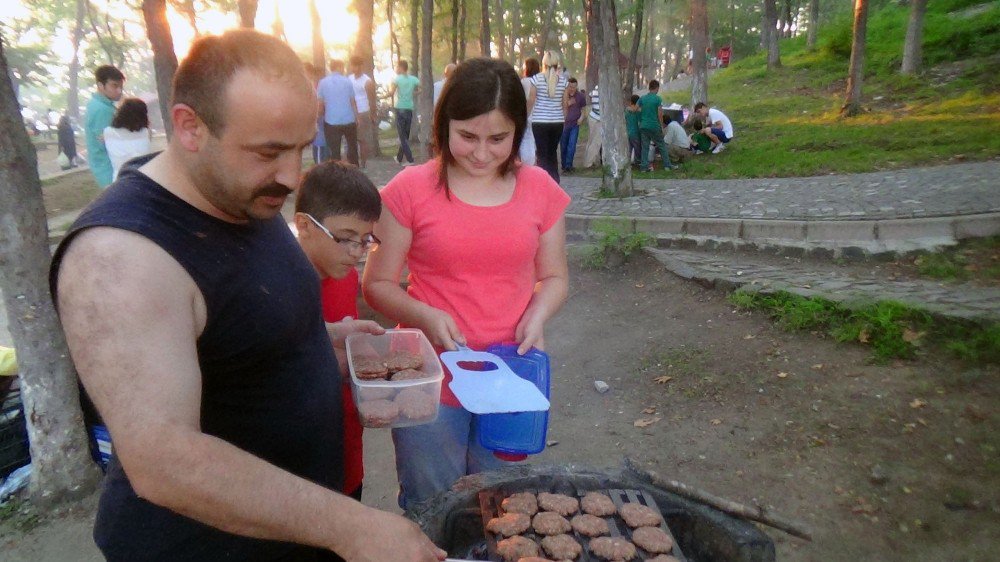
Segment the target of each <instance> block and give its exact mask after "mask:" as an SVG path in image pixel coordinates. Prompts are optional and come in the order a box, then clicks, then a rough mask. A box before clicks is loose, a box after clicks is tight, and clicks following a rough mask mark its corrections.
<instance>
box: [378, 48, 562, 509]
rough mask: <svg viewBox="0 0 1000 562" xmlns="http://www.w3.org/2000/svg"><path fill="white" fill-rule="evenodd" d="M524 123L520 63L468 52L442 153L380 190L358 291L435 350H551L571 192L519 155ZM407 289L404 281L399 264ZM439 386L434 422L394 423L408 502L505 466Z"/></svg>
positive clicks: (446, 117)
mask: <svg viewBox="0 0 1000 562" xmlns="http://www.w3.org/2000/svg"><path fill="white" fill-rule="evenodd" d="M526 121H527V105H526V101H525V98H524V91H523V89H522V88H521V83H520V81H519V80H518V77H517V73H516V72H515V71H514V69H513V67H511V66H510V65H509V64H507V63H506V62H503V61H498V60H491V59H471V60H467V61H465V62H463V63H462V64H461V65H459V66H458V68H457V69H456V70H455V73H454V74H453V75H452V77H451V78H450V79H449V80H448V82H447V83H446V85H445V89H444V91H443V92H442V93H441V99H440V101H439V103H438V110H437V113H436V114H435V116H434V126H433V129H434V132H433V137H434V138H433V142H434V146H435V149H436V150H437V152H438V153H439V156H438V157H437V158H435V159H433V160H431V161H430V162H427V163H426V164H423V165H420V166H415V167H411V168H407V169H405V170H403V171H402V172H400V173H399V175H397V176H396V177H395V178H393V180H392V181H390V182H389V184H388V185H386V187H385V189H384V190H383V191H382V201H383V205H384V209H385V210H387V211H388V212H385V211H383V213H382V218H381V219H379V222H378V224H377V225H376V227H375V233H376V235H377V236H378V237H379V239H381V240H382V244H381V246H380V247H379V249H378V250H377V251H375V252H374V253H372V255H371V256H370V257H369V258H368V264H367V265H366V267H365V275H364V280H363V282H362V288H363V290H364V294H365V298H366V300H367V301H368V302H369V304H371V305H372V307H374V308H375V309H376V310H378V311H379V312H382V313H383V314H385V315H386V316H389V317H390V318H393V319H395V320H397V321H399V323H400V325H402V326H407V327H415V328H420V329H421V330H423V332H424V333H425V334H426V335H427V337H428V338H429V339H430V340H431V343H433V344H434V345H435V346H436V347H437V349H438V351H442V350H444V349H448V350H454V349H456V345H455V344H456V343H461V344H466V345H468V346H469V347H470V348H472V349H475V350H482V349H485V348H486V347H487V346H489V345H492V344H495V343H506V342H516V343H517V344H518V352H519V353H524V352H526V351H527V350H529V349H530V348H531V347H536V348H542V347H543V345H544V336H543V332H544V327H545V322H546V321H547V320H548V319H549V318H551V317H552V315H553V314H555V313H556V311H557V310H558V309H559V307H560V306H561V305H562V303H563V301H564V300H565V299H566V293H567V287H568V273H567V265H566V250H565V244H566V231H565V223H564V220H563V212H564V210H565V209H566V206H567V205H568V204H569V196H568V195H566V193H565V192H564V191H563V190H562V189H561V188H560V187H559V186H558V185H557V184H556V183H555V182H554V181H553V180H552V179H551V178H550V177H549V175H548V174H547V173H545V171H543V170H542V169H540V168H536V167H534V166H523V165H519V164H518V162H517V154H518V147H519V145H520V142H521V138H522V137H523V135H524V130H525V127H526ZM404 265H405V266H407V267H408V268H409V278H408V280H409V287H408V289H407V290H406V291H403V289H401V288H400V285H399V281H400V274H401V272H402V270H403V267H404ZM449 381H450V376H448V377H447V378H446V379H445V384H444V385H442V395H441V403H442V407H441V410H440V414H439V415H438V419H437V421H435V422H433V423H431V424H425V425H417V426H412V427H407V428H397V429H394V430H393V442H394V444H395V447H396V471H397V474H398V476H399V481H400V497H399V503H400V506H401V507H403V508H405V507H406V506H407V504H410V503H412V502H419V501H423V500H425V499H427V498H429V497H431V496H433V495H435V494H436V493H438V492H440V491H443V490H446V489H448V487H450V486H451V484H452V483H453V482H454V481H455V480H457V479H458V478H460V477H462V476H464V475H466V474H472V473H475V472H479V471H482V470H488V469H491V468H496V467H499V466H500V465H502V464H503V462H502V461H500V460H499V459H497V458H496V457H495V456H493V454H492V453H491V452H490V451H488V450H486V449H484V448H483V447H482V446H480V445H479V443H478V442H477V440H476V437H475V432H474V429H473V425H474V423H475V419H474V417H473V416H472V415H471V414H470V413H469V412H467V411H465V410H464V409H462V407H461V405H460V404H459V403H458V401H457V400H456V399H455V397H454V395H453V394H452V393H451V391H450V390H449V389H448V384H447V383H448V382H449Z"/></svg>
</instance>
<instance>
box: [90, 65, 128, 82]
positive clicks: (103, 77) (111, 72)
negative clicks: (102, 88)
mask: <svg viewBox="0 0 1000 562" xmlns="http://www.w3.org/2000/svg"><path fill="white" fill-rule="evenodd" d="M94 80H96V81H97V83H98V84H106V83H107V82H108V80H119V81H124V80H125V75H124V74H122V71H120V70H118V69H117V68H115V67H113V66H111V65H110V64H105V65H101V66H98V67H97V69H96V70H94Z"/></svg>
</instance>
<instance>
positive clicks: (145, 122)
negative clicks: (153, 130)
mask: <svg viewBox="0 0 1000 562" xmlns="http://www.w3.org/2000/svg"><path fill="white" fill-rule="evenodd" d="M111 126H112V127H114V128H115V129H128V130H129V131H132V132H135V131H141V130H143V129H145V128H147V127H149V108H148V107H146V102H144V101H142V100H141V99H139V98H125V99H123V100H122V102H121V103H120V104H119V105H118V110H117V111H115V116H114V118H113V119H112V120H111Z"/></svg>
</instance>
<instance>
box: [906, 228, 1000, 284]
mask: <svg viewBox="0 0 1000 562" xmlns="http://www.w3.org/2000/svg"><path fill="white" fill-rule="evenodd" d="M912 263H913V265H914V266H915V267H916V270H917V274H918V275H920V276H922V277H929V278H931V279H938V280H942V281H969V280H972V281H978V282H981V283H985V284H993V285H996V284H1000V236H992V237H988V238H977V239H971V240H965V241H963V242H962V243H961V244H959V245H958V246H956V247H953V248H948V249H946V250H944V251H942V252H938V253H933V254H925V255H921V256H917V257H916V258H914V259H913V262H912Z"/></svg>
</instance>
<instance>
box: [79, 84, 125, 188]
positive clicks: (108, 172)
mask: <svg viewBox="0 0 1000 562" xmlns="http://www.w3.org/2000/svg"><path fill="white" fill-rule="evenodd" d="M94 80H95V82H96V83H97V90H96V91H95V92H94V96H93V97H92V98H90V101H89V102H87V112H86V114H85V117H84V119H83V130H84V138H85V139H86V141H87V164H88V165H89V166H90V172H91V173H92V174H94V179H95V180H97V185H98V187H100V188H102V189H103V188H105V187H107V186H109V185H111V182H112V181H114V179H115V172H114V167H113V166H112V165H111V158H110V157H109V156H108V150H107V148H105V146H104V129H105V128H107V127H108V126H109V125H111V121H112V120H113V119H114V118H115V102H116V101H118V100H120V99H121V97H122V87H123V86H124V84H125V75H124V74H122V71H120V70H118V69H117V68H115V67H113V66H111V65H109V64H106V65H104V66H99V67H97V70H95V71H94Z"/></svg>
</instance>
